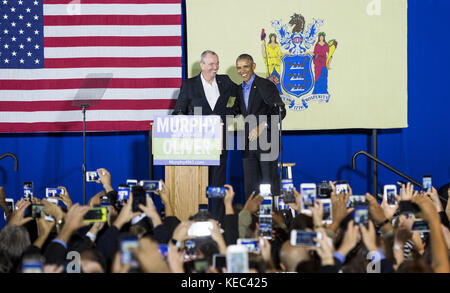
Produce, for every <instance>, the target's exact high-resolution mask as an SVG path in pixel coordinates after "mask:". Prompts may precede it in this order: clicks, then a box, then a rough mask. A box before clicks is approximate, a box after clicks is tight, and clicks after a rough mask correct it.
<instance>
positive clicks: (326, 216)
mask: <svg viewBox="0 0 450 293" xmlns="http://www.w3.org/2000/svg"><path fill="white" fill-rule="evenodd" d="M322 206H323V219H322V223H326V224H331V223H332V222H333V217H332V208H331V200H328V199H325V200H324V199H323V200H322Z"/></svg>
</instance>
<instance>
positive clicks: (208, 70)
mask: <svg viewBox="0 0 450 293" xmlns="http://www.w3.org/2000/svg"><path fill="white" fill-rule="evenodd" d="M200 67H201V69H202V72H201V73H200V74H199V75H197V76H195V77H193V78H189V79H186V80H184V81H183V84H182V85H181V89H180V94H179V95H178V100H177V104H176V105H175V109H174V110H173V113H172V114H174V115H193V114H201V115H220V116H221V118H222V122H223V123H224V124H225V122H226V120H225V116H226V115H232V114H233V112H232V109H233V105H234V102H235V100H236V95H237V85H236V84H235V83H233V82H232V81H231V79H230V78H229V77H228V75H218V74H217V71H218V70H219V57H218V56H217V54H216V53H215V52H212V51H209V50H207V51H204V52H203V53H202V55H201V59H200ZM194 108H197V109H194ZM200 109H201V113H199V110H200ZM194 110H196V111H195V113H194ZM225 133H226V132H225V125H224V128H223V134H224V135H223V136H222V137H223V146H225V141H226V139H225ZM227 158H228V153H227V151H226V148H225V147H223V150H222V155H221V156H220V165H219V166H210V167H209V182H210V184H209V185H210V186H224V185H225V183H226V172H227ZM210 212H211V214H212V216H213V217H214V218H215V219H217V220H219V221H220V222H222V219H223V217H224V215H225V207H224V204H223V200H222V199H211V201H210Z"/></svg>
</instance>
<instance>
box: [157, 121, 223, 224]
mask: <svg viewBox="0 0 450 293" xmlns="http://www.w3.org/2000/svg"><path fill="white" fill-rule="evenodd" d="M210 117H211V116H210ZM218 117H219V116H218ZM218 121H220V117H219V118H218ZM220 127H223V125H222V124H220ZM151 128H152V137H153V135H154V131H153V123H151ZM219 133H220V144H219V145H222V139H223V137H222V131H221V129H220V132H219ZM153 143H154V139H152V154H153V153H154V147H153ZM208 176H209V175H208V166H195V165H193V166H191V165H187V166H186V165H165V184H166V186H167V188H168V189H169V190H170V197H169V201H170V205H171V207H172V209H173V212H174V215H175V216H176V217H177V218H178V219H180V220H181V221H185V220H188V218H189V217H190V216H192V215H194V214H196V213H197V212H198V206H199V204H208V198H207V197H206V187H208V179H209V178H208Z"/></svg>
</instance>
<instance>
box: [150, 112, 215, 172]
mask: <svg viewBox="0 0 450 293" xmlns="http://www.w3.org/2000/svg"><path fill="white" fill-rule="evenodd" d="M221 150H222V130H221V120H220V116H215V115H208V116H200V115H189V116H185V115H173V116H156V117H155V118H154V120H153V162H154V165H166V166H167V165H176V166H218V165H220V154H221Z"/></svg>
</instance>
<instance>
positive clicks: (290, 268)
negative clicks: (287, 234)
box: [280, 241, 309, 272]
mask: <svg viewBox="0 0 450 293" xmlns="http://www.w3.org/2000/svg"><path fill="white" fill-rule="evenodd" d="M306 260H309V251H308V249H307V248H306V247H302V246H292V245H291V243H290V242H289V241H286V242H284V243H283V245H282V246H281V249H280V267H281V268H282V269H283V271H285V272H295V271H296V268H297V265H298V264H299V263H301V262H303V261H306Z"/></svg>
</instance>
